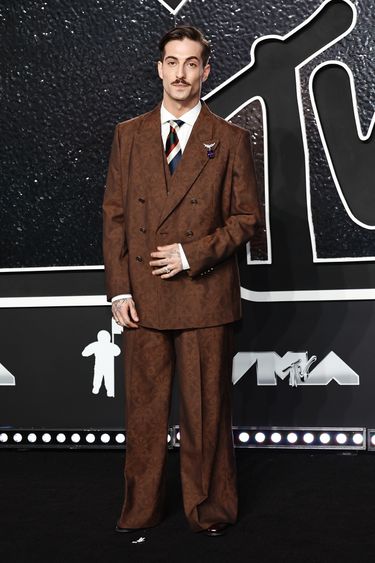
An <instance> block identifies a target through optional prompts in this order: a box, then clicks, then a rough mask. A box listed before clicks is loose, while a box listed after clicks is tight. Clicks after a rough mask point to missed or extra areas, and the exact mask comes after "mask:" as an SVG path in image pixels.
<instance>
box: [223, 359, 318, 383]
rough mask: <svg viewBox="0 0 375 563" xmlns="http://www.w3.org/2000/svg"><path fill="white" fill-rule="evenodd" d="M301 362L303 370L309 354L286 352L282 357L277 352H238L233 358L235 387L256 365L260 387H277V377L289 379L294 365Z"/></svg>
mask: <svg viewBox="0 0 375 563" xmlns="http://www.w3.org/2000/svg"><path fill="white" fill-rule="evenodd" d="M298 361H300V362H301V364H300V365H301V369H304V367H305V366H306V364H307V361H308V353H307V352H286V354H284V356H282V357H280V356H279V354H276V352H238V353H237V354H236V355H235V357H234V358H233V376H232V382H233V385H235V384H236V383H238V381H239V380H240V379H241V378H242V377H243V376H244V375H245V373H246V372H248V371H249V369H250V368H251V367H252V366H253V365H254V364H256V370H257V383H258V385H277V379H276V376H277V377H280V379H285V378H286V377H289V374H290V370H289V368H291V366H292V364H294V363H295V362H298Z"/></svg>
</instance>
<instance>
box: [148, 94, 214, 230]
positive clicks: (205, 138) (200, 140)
mask: <svg viewBox="0 0 375 563" xmlns="http://www.w3.org/2000/svg"><path fill="white" fill-rule="evenodd" d="M212 134H213V119H212V116H211V112H210V110H209V109H208V108H207V107H206V106H205V104H203V105H202V109H201V111H200V114H199V116H198V119H197V121H196V122H195V124H194V126H193V130H192V132H191V134H190V137H189V140H188V143H187V145H186V147H185V150H184V153H183V155H182V158H181V160H180V162H179V164H178V166H177V169H176V171H175V173H174V174H173V176H172V178H171V181H170V192H169V194H168V197H167V198H166V199H164V200H163V201H165V205H164V208H163V210H162V212H161V215H160V220H159V226H160V225H161V224H162V223H163V222H164V221H165V219H166V218H167V217H168V216H169V215H170V213H171V212H172V211H173V210H174V209H175V208H176V207H177V205H178V204H179V203H180V201H181V200H182V198H183V197H184V196H185V195H186V193H187V192H188V191H189V189H190V188H191V186H192V185H193V183H194V182H195V180H196V179H197V177H198V176H199V175H200V173H201V172H202V170H203V168H204V167H205V166H206V164H207V162H208V160H209V158H208V156H207V148H206V147H205V146H204V144H205V143H206V144H210V143H215V149H216V147H217V145H218V140H217V139H213V138H212Z"/></svg>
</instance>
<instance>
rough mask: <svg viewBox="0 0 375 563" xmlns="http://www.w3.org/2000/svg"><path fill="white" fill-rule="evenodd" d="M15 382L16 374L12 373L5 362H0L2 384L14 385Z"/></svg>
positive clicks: (0, 382)
mask: <svg viewBox="0 0 375 563" xmlns="http://www.w3.org/2000/svg"><path fill="white" fill-rule="evenodd" d="M15 384H16V378H15V377H14V375H12V374H11V373H10V371H8V370H7V368H6V367H4V366H3V364H0V385H11V386H14V385H15Z"/></svg>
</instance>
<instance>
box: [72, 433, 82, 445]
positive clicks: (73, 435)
mask: <svg viewBox="0 0 375 563" xmlns="http://www.w3.org/2000/svg"><path fill="white" fill-rule="evenodd" d="M70 439H71V441H72V442H73V443H74V444H78V442H79V441H80V440H81V436H80V435H79V434H78V433H77V432H75V433H74V434H72V436H71V438H70Z"/></svg>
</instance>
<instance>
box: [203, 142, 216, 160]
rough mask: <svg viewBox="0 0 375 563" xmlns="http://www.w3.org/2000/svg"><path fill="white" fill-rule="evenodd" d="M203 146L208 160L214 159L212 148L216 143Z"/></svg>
mask: <svg viewBox="0 0 375 563" xmlns="http://www.w3.org/2000/svg"><path fill="white" fill-rule="evenodd" d="M203 145H204V147H205V148H206V149H207V156H208V158H214V157H215V151H214V146H215V145H216V143H203Z"/></svg>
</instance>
